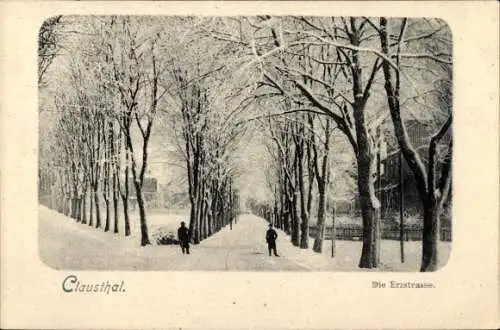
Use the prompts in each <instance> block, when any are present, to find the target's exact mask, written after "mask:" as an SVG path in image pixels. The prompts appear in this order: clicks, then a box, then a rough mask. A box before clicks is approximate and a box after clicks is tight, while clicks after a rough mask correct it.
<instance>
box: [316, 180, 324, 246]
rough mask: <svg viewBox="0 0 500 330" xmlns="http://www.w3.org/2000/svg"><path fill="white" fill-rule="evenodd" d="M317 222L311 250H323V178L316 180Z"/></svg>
mask: <svg viewBox="0 0 500 330" xmlns="http://www.w3.org/2000/svg"><path fill="white" fill-rule="evenodd" d="M318 191H319V201H318V222H317V223H316V237H315V238H314V244H313V251H314V252H318V253H321V252H322V251H323V239H324V237H325V215H326V184H325V181H324V180H318Z"/></svg>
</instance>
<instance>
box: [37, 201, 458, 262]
mask: <svg viewBox="0 0 500 330" xmlns="http://www.w3.org/2000/svg"><path fill="white" fill-rule="evenodd" d="M39 212H40V222H39V226H40V227H39V232H40V240H39V247H40V257H41V259H42V261H43V262H44V263H46V264H47V265H48V266H51V267H53V268H56V269H68V270H109V269H114V270H174V271H184V270H186V271H187V270H195V271H210V270H213V271H217V270H218V271H332V270H340V271H358V268H357V267H356V261H357V259H358V258H359V250H360V247H361V242H348V241H338V242H337V251H338V252H337V256H336V258H335V259H332V258H331V257H330V255H329V253H328V252H325V253H323V254H318V253H315V252H313V251H312V250H302V249H300V250H299V249H297V248H296V247H294V246H293V245H292V244H291V242H290V239H289V236H286V235H285V233H284V232H283V231H281V230H279V229H278V230H277V231H278V235H279V237H278V252H279V254H280V257H269V256H268V252H267V246H266V243H265V239H264V234H265V230H266V229H267V226H268V224H267V222H266V221H265V220H264V219H262V218H259V217H257V216H254V215H251V214H243V215H241V216H240V217H239V220H238V222H237V224H236V225H234V226H233V229H232V230H231V229H230V228H229V227H226V228H223V229H222V230H221V231H219V232H218V233H217V234H215V235H213V236H211V237H209V238H207V239H206V240H204V241H203V242H201V243H200V244H198V245H196V246H193V247H192V253H191V255H189V256H186V255H182V253H181V251H180V248H179V246H176V245H163V246H160V245H152V246H150V247H149V248H147V249H144V248H141V247H139V246H138V244H137V239H136V238H135V237H130V238H127V239H124V238H123V237H118V236H111V237H110V236H109V235H107V234H106V233H104V232H99V231H95V230H92V228H89V227H86V226H81V225H79V224H78V223H75V222H74V221H72V219H71V218H69V217H66V216H64V215H62V214H60V213H57V212H55V211H53V210H50V209H48V208H46V207H43V206H41V207H40V209H39ZM396 244H397V242H396V241H384V242H383V244H382V247H383V248H384V249H385V250H386V253H385V254H384V258H383V266H382V267H381V269H382V270H387V271H411V270H413V269H415V267H416V266H417V265H418V263H419V253H418V252H419V249H420V247H419V245H418V244H417V243H416V242H410V243H409V244H408V247H407V263H406V265H405V266H404V267H401V266H400V265H399V264H398V262H397V258H396V257H395V255H396V254H397V253H396V252H394V253H390V251H391V250H393V251H397V249H396V248H395V247H396ZM325 247H326V245H325ZM440 247H441V248H442V251H443V255H444V258H443V259H444V260H446V259H448V256H449V253H450V248H451V245H450V244H449V243H441V246H440ZM326 250H328V249H326ZM442 265H444V262H443V264H442ZM366 271H368V270H366Z"/></svg>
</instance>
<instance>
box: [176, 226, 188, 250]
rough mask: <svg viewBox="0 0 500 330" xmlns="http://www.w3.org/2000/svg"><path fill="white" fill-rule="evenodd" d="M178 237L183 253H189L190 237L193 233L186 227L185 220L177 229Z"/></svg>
mask: <svg viewBox="0 0 500 330" xmlns="http://www.w3.org/2000/svg"><path fill="white" fill-rule="evenodd" d="M177 237H178V238H179V244H180V246H181V249H182V254H184V253H187V254H189V239H190V238H191V233H190V232H189V229H188V228H187V227H186V223H185V222H184V221H182V222H181V226H180V227H179V229H178V230H177Z"/></svg>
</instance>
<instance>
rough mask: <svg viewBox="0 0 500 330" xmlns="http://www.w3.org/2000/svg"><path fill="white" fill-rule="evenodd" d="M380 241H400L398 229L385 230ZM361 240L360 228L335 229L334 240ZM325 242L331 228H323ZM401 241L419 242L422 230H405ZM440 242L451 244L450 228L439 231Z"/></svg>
mask: <svg viewBox="0 0 500 330" xmlns="http://www.w3.org/2000/svg"><path fill="white" fill-rule="evenodd" d="M309 236H311V237H314V236H316V227H309ZM381 236H382V239H387V240H398V241H399V239H400V231H399V228H397V229H396V228H386V229H383V230H382V233H381ZM362 238H363V229H362V228H361V227H351V226H338V227H336V228H335V239H338V240H350V241H360V240H362ZM324 239H325V240H331V239H332V227H331V226H330V227H326V228H325V237H324ZM403 239H404V240H405V241H421V240H422V229H421V228H411V227H410V228H405V230H404V232H403ZM440 239H441V241H445V242H451V228H445V227H442V228H441V231H440Z"/></svg>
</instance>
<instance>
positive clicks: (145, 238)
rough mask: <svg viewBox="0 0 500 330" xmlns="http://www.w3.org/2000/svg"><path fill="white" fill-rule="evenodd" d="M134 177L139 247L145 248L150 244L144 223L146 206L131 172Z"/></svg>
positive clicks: (139, 185)
mask: <svg viewBox="0 0 500 330" xmlns="http://www.w3.org/2000/svg"><path fill="white" fill-rule="evenodd" d="M132 174H133V177H134V186H135V195H136V197H137V206H138V207H139V222H140V226H141V246H146V245H149V244H151V242H150V241H149V234H148V225H147V222H146V205H145V203H144V197H143V195H142V186H141V184H140V182H138V181H137V180H136V178H135V176H136V175H135V174H134V173H133V172H132Z"/></svg>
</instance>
